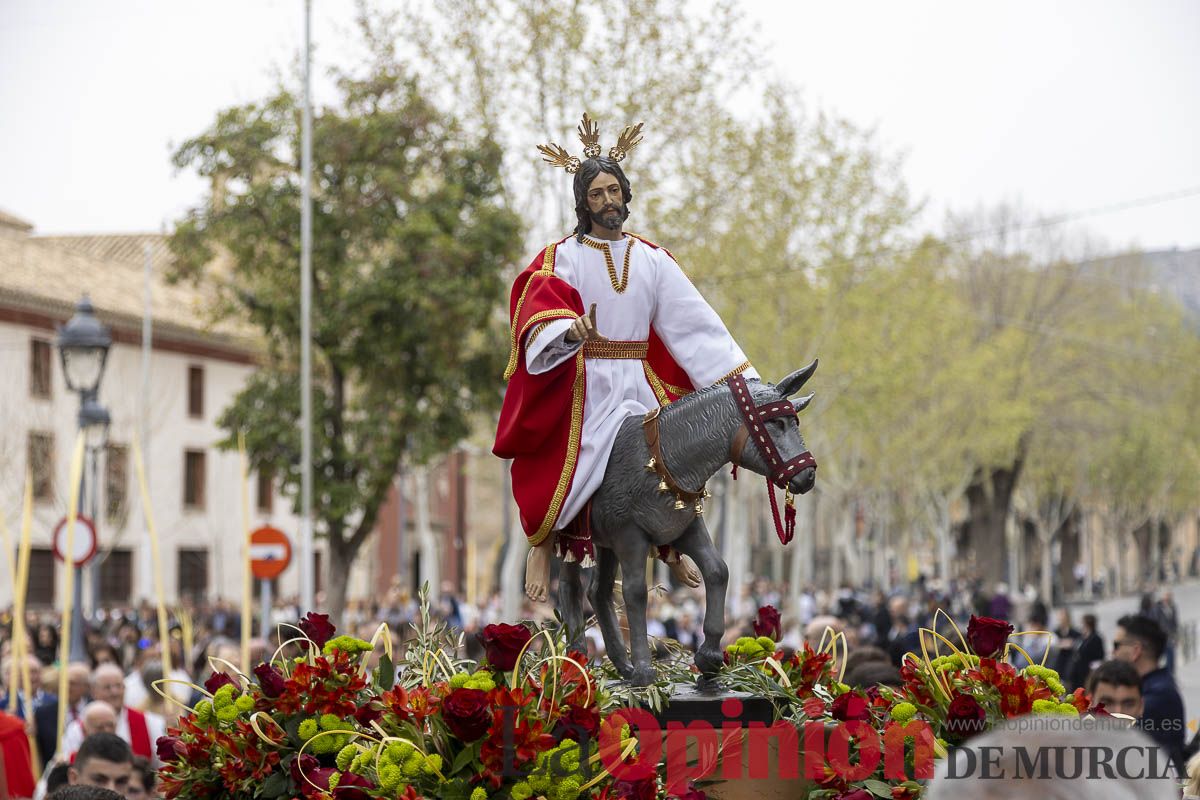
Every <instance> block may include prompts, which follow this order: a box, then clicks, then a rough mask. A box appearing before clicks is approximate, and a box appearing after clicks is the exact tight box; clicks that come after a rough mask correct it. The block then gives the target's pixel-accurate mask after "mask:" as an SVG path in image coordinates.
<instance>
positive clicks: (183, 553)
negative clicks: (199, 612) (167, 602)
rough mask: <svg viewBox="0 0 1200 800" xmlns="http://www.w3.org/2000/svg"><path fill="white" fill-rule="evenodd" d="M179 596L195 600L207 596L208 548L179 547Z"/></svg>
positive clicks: (200, 599) (203, 598)
mask: <svg viewBox="0 0 1200 800" xmlns="http://www.w3.org/2000/svg"><path fill="white" fill-rule="evenodd" d="M179 597H180V599H183V598H189V599H191V600H195V601H197V602H199V601H203V600H205V599H207V597H208V550H205V549H201V548H185V547H181V548H179Z"/></svg>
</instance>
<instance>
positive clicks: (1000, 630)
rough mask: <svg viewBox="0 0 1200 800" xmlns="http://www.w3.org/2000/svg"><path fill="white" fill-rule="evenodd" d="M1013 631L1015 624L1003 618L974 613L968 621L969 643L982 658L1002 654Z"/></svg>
mask: <svg viewBox="0 0 1200 800" xmlns="http://www.w3.org/2000/svg"><path fill="white" fill-rule="evenodd" d="M1012 632H1013V626H1012V625H1010V624H1009V623H1007V622H1005V621H1004V620H1002V619H993V618H992V617H977V616H975V615H974V614H972V615H971V621H970V622H968V623H967V644H969V645H971V649H972V650H974V651H975V655H977V656H979V657H980V658H991V657H992V656H997V655H999V654H1000V651H1001V650H1003V649H1004V645H1005V644H1007V643H1008V637H1009V634H1011V633H1012Z"/></svg>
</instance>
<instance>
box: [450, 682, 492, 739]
mask: <svg viewBox="0 0 1200 800" xmlns="http://www.w3.org/2000/svg"><path fill="white" fill-rule="evenodd" d="M442 719H444V720H445V721H446V727H448V728H449V729H450V732H451V733H453V734H454V735H455V736H457V737H458V738H459V739H460V740H462V741H464V742H473V741H475V740H476V739H479V738H482V737H483V735H484V734H485V733H487V732H488V728H490V727H491V725H492V710H491V707H490V706H489V705H488V699H487V692H485V691H483V690H482V689H455V690H454V691H453V692H451V693H450V694H448V695H446V698H445V699H444V700H442Z"/></svg>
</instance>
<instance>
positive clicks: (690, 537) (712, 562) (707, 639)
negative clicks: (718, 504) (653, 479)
mask: <svg viewBox="0 0 1200 800" xmlns="http://www.w3.org/2000/svg"><path fill="white" fill-rule="evenodd" d="M673 546H674V547H675V549H676V550H678V551H679V552H681V553H685V554H687V555H689V556H691V557H692V560H693V561H695V562H696V566H697V567H699V568H700V574H701V575H703V576H704V642H703V644H701V645H700V648H699V649H698V650H697V651H696V666H697V667H699V668H700V672H701V674H702V675H703V676H704V677H705V678H711V677H712V676H714V675H716V674H717V672H718V671H719V670H720V669H721V665H722V664H724V663H725V657H724V654H723V653H722V652H721V639H722V637H724V636H725V590H726V589H727V588H728V586H729V567H728V566H726V565H725V560H724V559H723V558H721V554H720V553H719V552H718V551H717V548H716V547H714V546H713V543H712V538H711V537H709V535H708V528H706V527H705V525H704V521H703V520H701V519H699V518H697V519H696V520H695V521H694V522H693V523H692V524H691V525H689V526H688V529H687V530H686V531H684V532H683V535H682V536H680V537H679V538H678V539H676V540H675V542H674V543H673Z"/></svg>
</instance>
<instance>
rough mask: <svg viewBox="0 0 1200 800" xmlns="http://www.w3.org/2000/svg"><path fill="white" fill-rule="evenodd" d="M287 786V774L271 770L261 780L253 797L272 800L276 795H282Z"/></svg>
mask: <svg viewBox="0 0 1200 800" xmlns="http://www.w3.org/2000/svg"><path fill="white" fill-rule="evenodd" d="M287 788H288V776H287V774H286V773H283V772H272V773H271V774H270V775H268V776H267V779H266V780H265V781H263V782H262V784H261V785H260V786H259V787H258V791H257V792H255V797H261V798H264V800H274V798H276V797H282V796H283V794H284V793H285V792H287Z"/></svg>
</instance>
